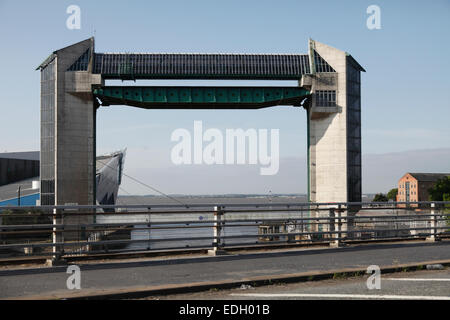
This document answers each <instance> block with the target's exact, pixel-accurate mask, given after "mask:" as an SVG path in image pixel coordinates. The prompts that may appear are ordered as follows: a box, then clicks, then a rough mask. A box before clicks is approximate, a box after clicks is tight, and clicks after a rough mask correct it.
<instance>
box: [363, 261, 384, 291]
mask: <svg viewBox="0 0 450 320" xmlns="http://www.w3.org/2000/svg"><path fill="white" fill-rule="evenodd" d="M367 273H368V274H370V275H371V276H370V277H369V278H367V281H366V285H367V289H369V290H373V289H377V290H380V289H381V270H380V267H379V266H377V265H371V266H368V267H367Z"/></svg>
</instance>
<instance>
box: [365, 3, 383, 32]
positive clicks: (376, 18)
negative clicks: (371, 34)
mask: <svg viewBox="0 0 450 320" xmlns="http://www.w3.org/2000/svg"><path fill="white" fill-rule="evenodd" d="M366 13H367V14H370V16H369V17H368V18H367V21H366V26H367V28H368V29H369V30H374V29H381V9H380V7H379V6H377V5H376V4H372V5H370V6H368V7H367V10H366Z"/></svg>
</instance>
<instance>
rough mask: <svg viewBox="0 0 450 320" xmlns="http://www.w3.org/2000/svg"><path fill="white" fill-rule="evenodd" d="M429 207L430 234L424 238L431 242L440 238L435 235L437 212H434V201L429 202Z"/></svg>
mask: <svg viewBox="0 0 450 320" xmlns="http://www.w3.org/2000/svg"><path fill="white" fill-rule="evenodd" d="M430 207H431V211H430V214H431V219H430V222H431V229H430V231H431V235H429V236H428V237H427V238H426V240H427V241H431V242H435V241H439V240H440V239H439V238H438V236H437V214H436V210H435V203H434V202H433V203H431V205H430Z"/></svg>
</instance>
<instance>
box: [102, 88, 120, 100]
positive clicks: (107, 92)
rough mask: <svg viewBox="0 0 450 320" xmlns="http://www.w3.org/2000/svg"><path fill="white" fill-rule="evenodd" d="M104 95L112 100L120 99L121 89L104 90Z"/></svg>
mask: <svg viewBox="0 0 450 320" xmlns="http://www.w3.org/2000/svg"><path fill="white" fill-rule="evenodd" d="M103 92H104V95H105V96H108V97H113V98H119V99H122V97H123V96H122V88H106V89H105V90H104V91H103Z"/></svg>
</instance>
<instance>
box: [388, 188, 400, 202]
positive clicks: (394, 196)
mask: <svg viewBox="0 0 450 320" xmlns="http://www.w3.org/2000/svg"><path fill="white" fill-rule="evenodd" d="M397 193H398V189H397V188H394V189H391V190H390V191H389V192H388V193H387V198H388V199H390V200H393V201H397Z"/></svg>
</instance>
